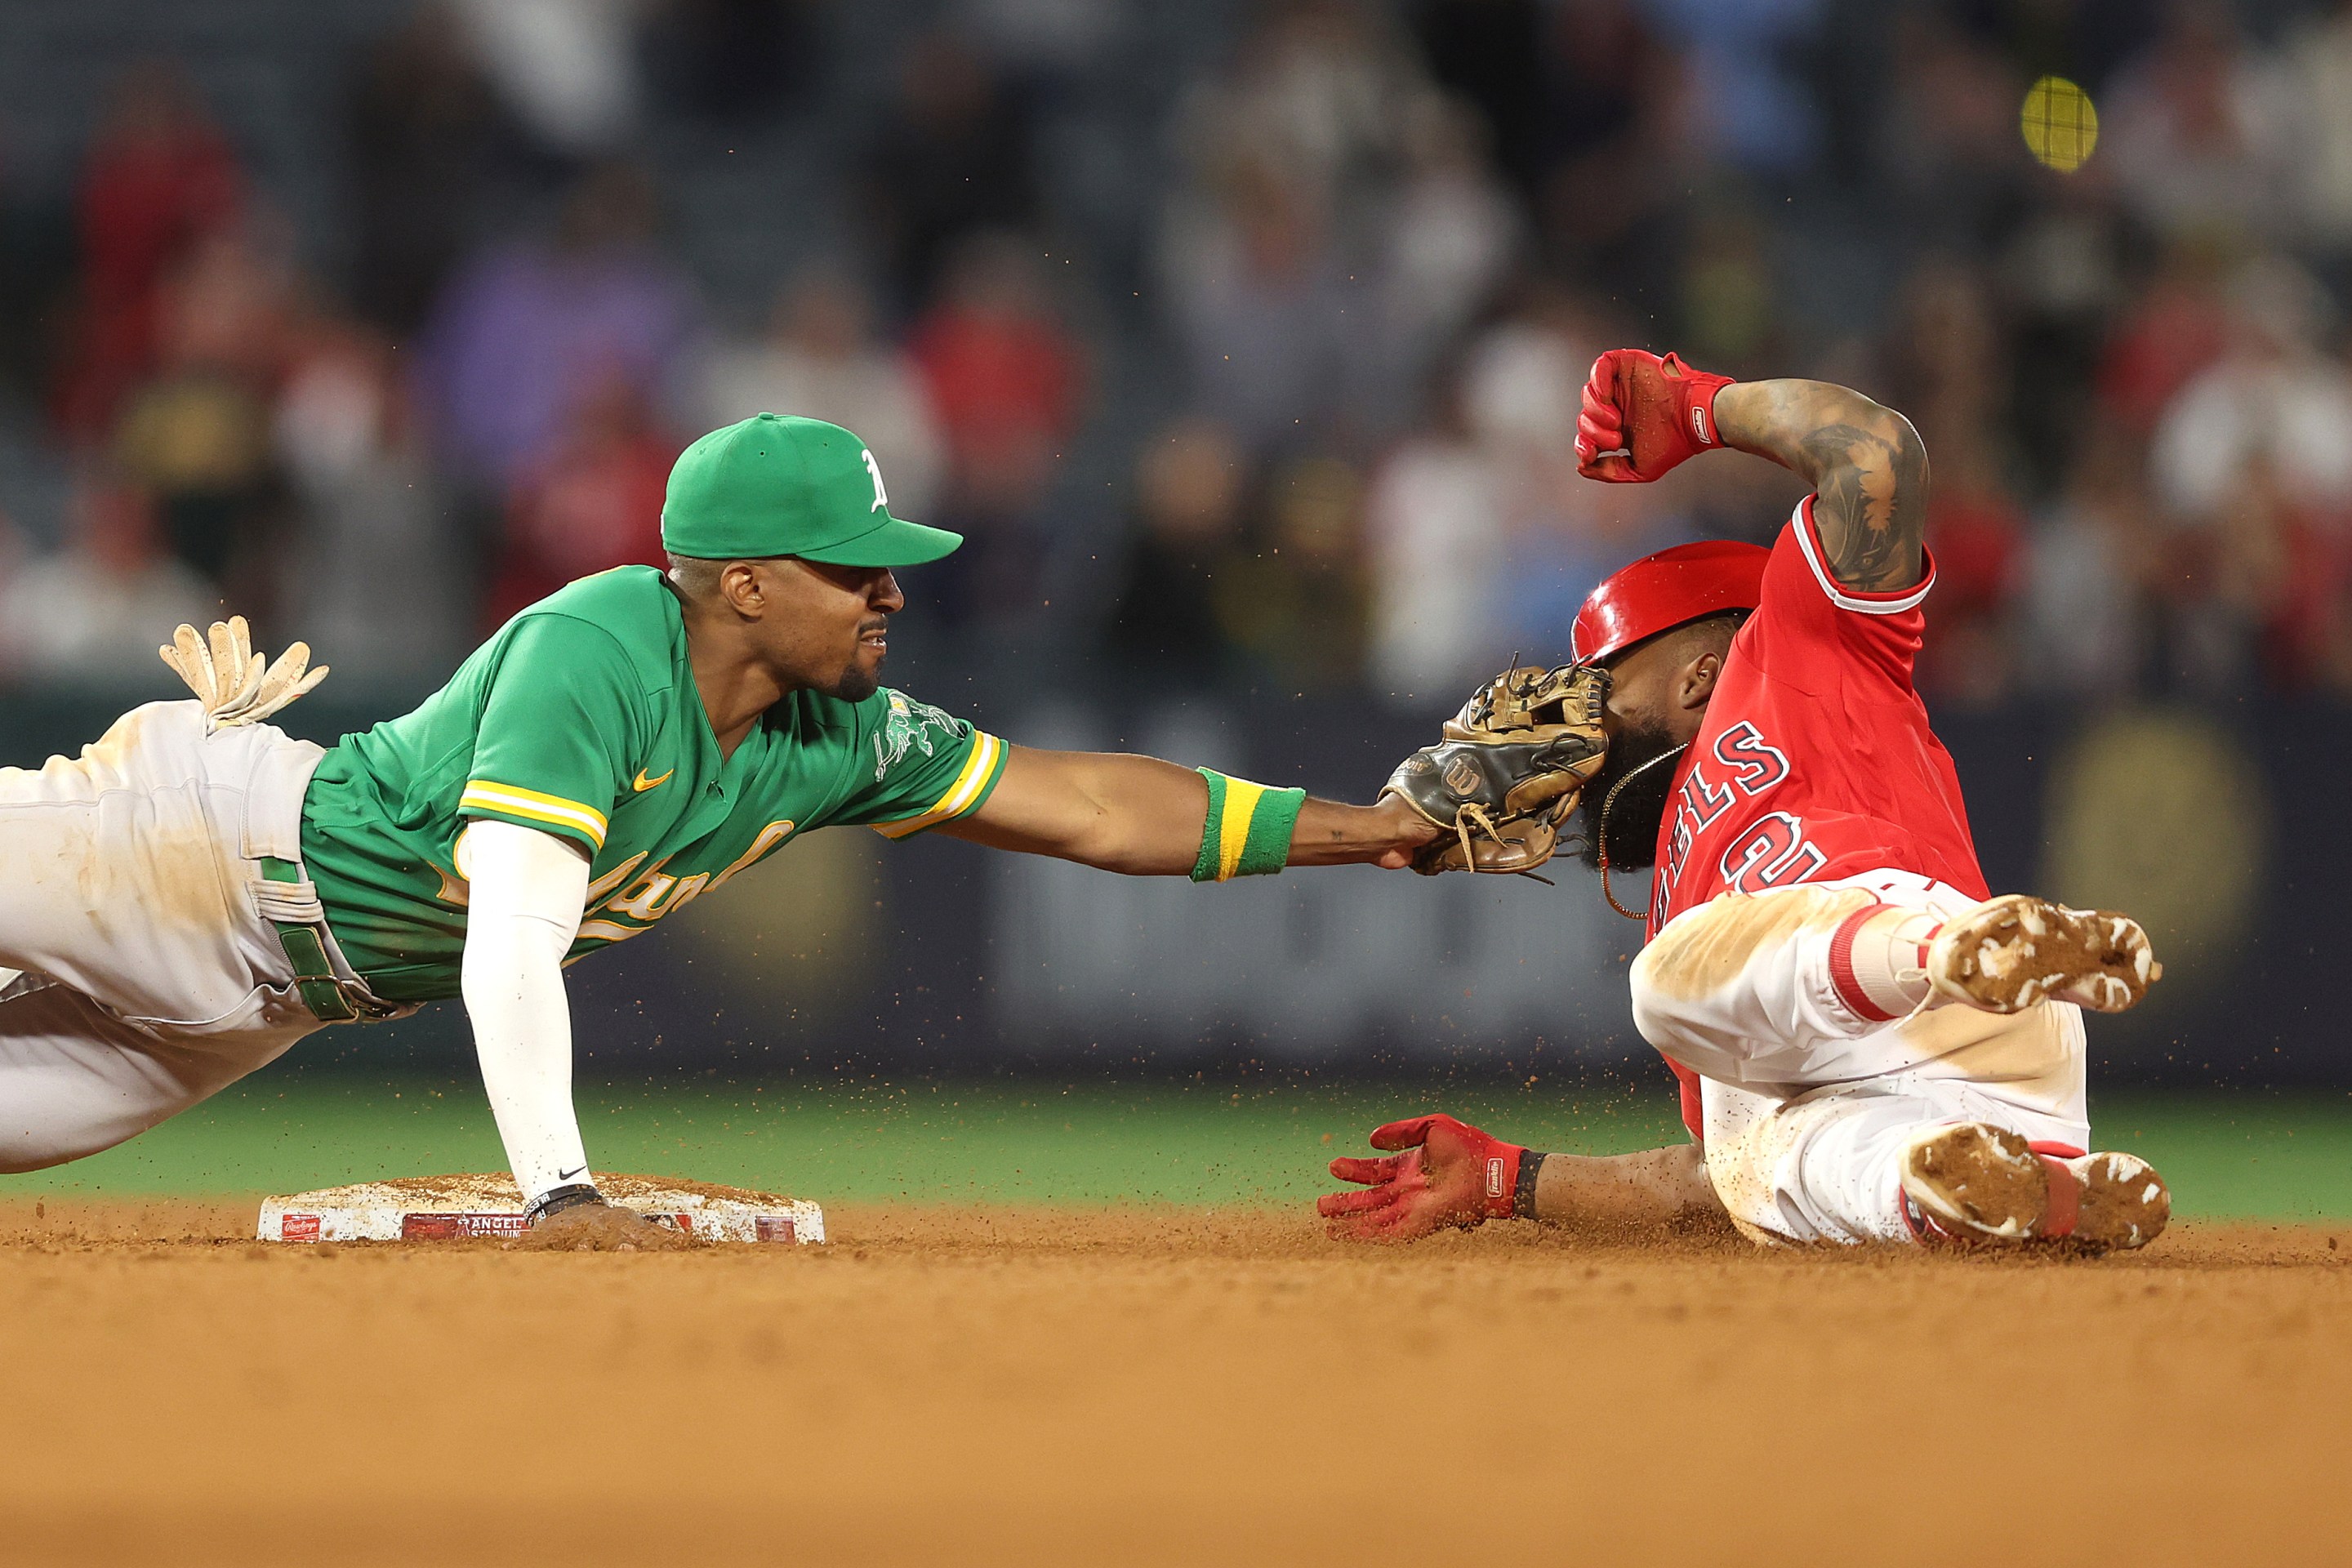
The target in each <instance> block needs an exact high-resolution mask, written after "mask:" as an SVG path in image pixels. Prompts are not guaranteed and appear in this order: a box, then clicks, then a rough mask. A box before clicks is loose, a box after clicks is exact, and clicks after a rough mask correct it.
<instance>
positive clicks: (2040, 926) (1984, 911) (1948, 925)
mask: <svg viewBox="0 0 2352 1568" xmlns="http://www.w3.org/2000/svg"><path fill="white" fill-rule="evenodd" d="M2163 977H2164V965H2162V964H2161V963H2157V962H2156V954H2155V952H2154V950H2153V949H2151V948H2150V947H2149V946H2148V942H2147V932H2146V931H2142V930H2141V929H2140V926H2139V922H2138V921H2136V920H2133V919H2132V918H2131V917H2130V916H2128V915H2119V914H2116V913H2114V912H2113V911H2111V910H2070V909H2068V908H2067V907H2066V906H2065V905H2063V904H2057V903H2053V902H2051V901H2050V900H2047V899H2037V898H2035V897H2033V896H2032V894H2030V893H2009V894H2005V895H2003V896H2002V897H2000V898H1998V899H1992V900H1987V901H1986V902H1984V903H1981V904H1979V905H1978V906H1977V907H1976V908H1974V909H1972V910H1969V911H1968V912H1967V913H1965V914H1962V915H1958V916H1957V917H1955V918H1954V919H1952V920H1949V921H1945V922H1944V926H1943V929H1942V930H1940V931H1937V933H1936V938H1935V940H1934V941H1933V942H1930V943H1929V944H1928V946H1927V982H1928V984H1930V985H1931V986H1933V987H1934V988H1935V990H1936V991H1937V994H1941V995H1944V996H1948V997H1950V998H1952V999H1953V1000H1954V1001H1958V1002H1966V1003H1967V1004H1968V1005H1970V1006H1971V1007H1981V1008H1983V1009H1984V1010H1985V1011H1986V1012H1988V1013H2022V1012H2023V1011H2025V1009H2027V1008H2028V1007H2031V1006H2033V1005H2036V1004H2037V1003H2041V1002H2044V1001H2049V1000H2053V999H2054V1000H2057V1001H2060V1002H2075V1003H2079V1004H2081V1005H2083V1006H2085V1007H2088V1008H2090V1009H2091V1010H2092V1011H2093V1012H2095V1013H2120V1012H2122V1011H2123V1010H2124V1009H2125V1008H2126V1007H2130V1006H2132V1005H2135V1004H2137V1002H2138V1001H2139V999H2140V998H2141V997H2143V996H2145V995H2147V988H2148V987H2149V986H2150V985H2153V984H2155V983H2156V982H2157V981H2158V980H2161V979H2162V978H2163Z"/></svg>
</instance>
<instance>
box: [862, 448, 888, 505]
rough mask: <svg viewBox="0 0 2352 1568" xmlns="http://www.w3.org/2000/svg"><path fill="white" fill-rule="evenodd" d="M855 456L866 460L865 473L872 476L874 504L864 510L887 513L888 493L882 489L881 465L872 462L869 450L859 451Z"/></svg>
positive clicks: (872, 458)
mask: <svg viewBox="0 0 2352 1568" xmlns="http://www.w3.org/2000/svg"><path fill="white" fill-rule="evenodd" d="M857 455H858V456H859V457H861V458H865V459H866V472H867V473H869V474H871V475H873V476H874V504H873V505H872V506H869V507H867V508H866V510H867V511H887V510H889V508H890V492H889V491H887V490H886V489H883V488H882V465H881V464H879V463H877V462H876V461H875V460H874V454H873V452H872V451H871V450H870V449H861V450H860V451H859V452H858V454H857Z"/></svg>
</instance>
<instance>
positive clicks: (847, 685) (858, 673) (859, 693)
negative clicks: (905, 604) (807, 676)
mask: <svg viewBox="0 0 2352 1568" xmlns="http://www.w3.org/2000/svg"><path fill="white" fill-rule="evenodd" d="M889 629H890V623H889V622H887V621H868V622H866V624H865V625H864V626H859V627H858V628H857V637H858V643H857V651H856V653H853V654H851V655H850V656H849V662H848V663H847V664H845V665H844V666H842V668H841V679H839V680H837V681H835V683H834V688H833V695H834V696H835V697H837V698H839V699H840V700H842V701H844V702H863V701H865V700H866V699H867V698H869V697H871V696H873V695H874V693H875V692H876V691H877V690H878V689H880V688H881V685H882V658H888V657H889V655H887V654H885V655H883V656H882V658H877V659H876V660H875V661H874V663H873V666H872V668H867V666H866V641H865V639H866V636H867V635H868V634H869V633H873V632H887V631H888V630H889Z"/></svg>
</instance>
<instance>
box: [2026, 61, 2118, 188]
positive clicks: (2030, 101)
mask: <svg viewBox="0 0 2352 1568" xmlns="http://www.w3.org/2000/svg"><path fill="white" fill-rule="evenodd" d="M2017 122H2018V128H2019V129H2020V130H2021V131H2022V132H2024V133H2025V145H2026V148H2027V149H2028V150H2029V151H2030V152H2032V154H2033V155H2034V156H2035V157H2036V158H2039V159H2040V160H2041V161H2042V163H2044V164H2046V165H2047V166H2049V167H2050V168H2053V169H2055V170H2057V171H2058V172H2059V173H2060V174H2073V173H2074V171H2075V170H2077V169H2079V168H2081V167H2082V166H2083V163H2084V160H2085V159H2087V158H2088V157H2090V155H2091V149H2092V148H2094V147H2095V146H2097V145H2098V144H2099V111H2098V110H2096V109H2094V108H2093V107H2092V106H2091V95H2090V94H2089V93H2087V92H2084V90H2083V89H2081V88H2079V87H2076V86H2075V85H2074V83H2073V82H2071V81H2068V80H2067V79H2065V78H2064V77H2063V76H2045V77H2043V78H2042V79H2041V80H2040V81H2037V82H2035V83H2034V84H2033V85H2032V87H2031V88H2028V89H2026V93H2025V108H2024V109H2023V110H2021V112H2020V113H2019V115H2018V117H2017Z"/></svg>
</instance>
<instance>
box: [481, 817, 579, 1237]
mask: <svg viewBox="0 0 2352 1568" xmlns="http://www.w3.org/2000/svg"><path fill="white" fill-rule="evenodd" d="M457 874H458V875H459V876H461V877H464V878H465V879H467V882H468V883H469V884H470V888H469V890H468V892H467V915H466V956H465V960H464V964H463V968H462V970H461V978H460V985H461V988H462V989H463V991H464V993H465V997H466V1012H467V1015H468V1016H470V1017H471V1018H472V1019H473V1024H474V1049H475V1052H476V1053H477V1054H478V1056H479V1057H480V1058H481V1063H482V1087H483V1089H485V1090H487V1091H488V1095H489V1100H490V1111H491V1113H492V1114H493V1115H494V1116H496V1117H497V1118H498V1123H499V1138H500V1139H502V1140H503V1141H504V1142H505V1143H506V1146H507V1161H508V1163H509V1164H511V1165H512V1166H513V1167H514V1173H515V1182H516V1184H518V1185H519V1186H520V1187H521V1188H522V1195H523V1200H524V1201H525V1202H526V1203H527V1202H529V1201H530V1200H531V1199H532V1198H535V1197H537V1196H539V1195H540V1194H542V1193H544V1192H546V1191H547V1190H548V1189H549V1188H551V1187H557V1186H562V1185H564V1184H568V1183H572V1182H585V1181H588V1180H591V1179H592V1178H591V1177H590V1176H589V1173H588V1156H587V1153H586V1152H585V1150H584V1148H583V1145H582V1143H581V1141H580V1121H579V1118H578V1117H577V1116H576V1115H575V1114H574V1113H573V1111H572V1007H571V1003H570V1001H569V1000H568V999H567V998H566V997H565V995H564V993H563V955H564V953H565V952H568V951H570V949H571V947H572V938H573V937H574V936H575V935H577V934H578V932H579V930H580V916H581V910H582V907H583V905H584V904H585V903H586V902H587V899H588V858H587V856H586V855H584V854H583V853H582V852H581V850H580V848H579V847H577V846H575V845H573V844H572V843H571V842H569V841H568V840H565V839H562V838H558V837H556V836H555V835H553V834H551V833H541V832H540V831H539V830H538V829H537V828H535V827H521V826H516V825H515V824H513V823H510V822H488V821H478V822H474V823H471V824H468V825H467V827H466V829H465V830H464V831H463V832H462V833H460V834H459V835H458V837H457Z"/></svg>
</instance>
